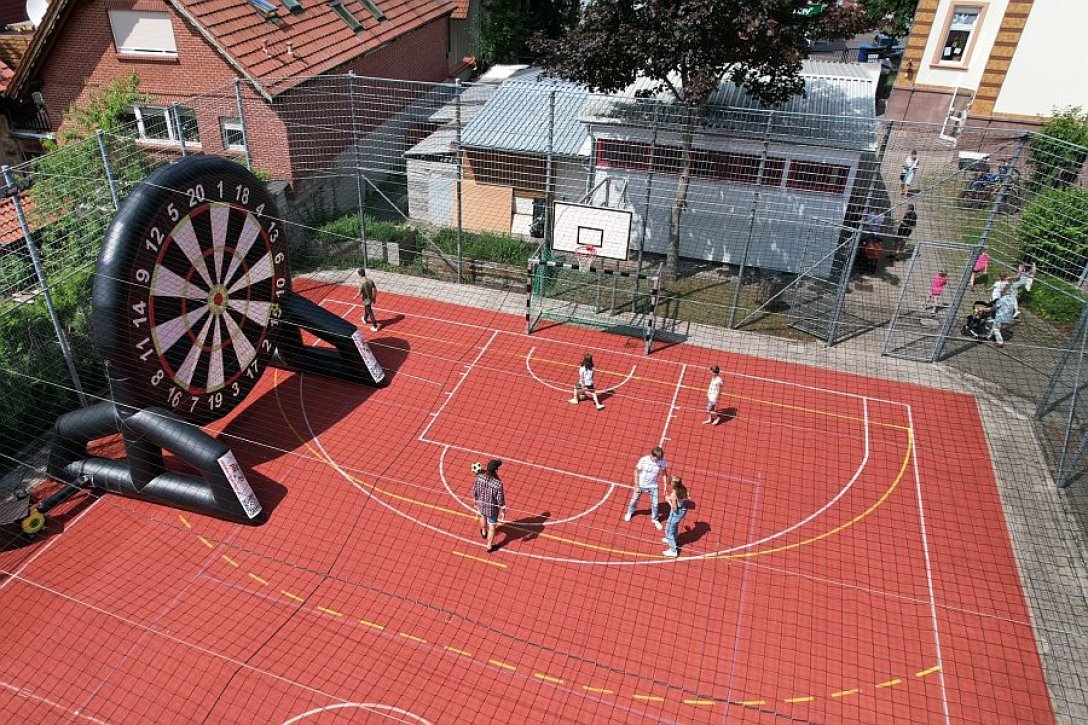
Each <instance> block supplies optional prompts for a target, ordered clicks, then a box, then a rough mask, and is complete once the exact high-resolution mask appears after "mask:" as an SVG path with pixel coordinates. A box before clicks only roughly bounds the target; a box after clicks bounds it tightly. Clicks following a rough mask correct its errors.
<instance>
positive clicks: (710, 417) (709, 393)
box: [703, 365, 722, 425]
mask: <svg viewBox="0 0 1088 725" xmlns="http://www.w3.org/2000/svg"><path fill="white" fill-rule="evenodd" d="M710 372H711V378H710V385H708V386H707V389H706V420H704V421H703V425H706V424H707V423H711V424H713V425H718V423H721V422H722V417H721V415H720V414H719V413H718V396H719V395H721V393H722V376H721V374H720V373H721V368H719V367H718V366H717V365H713V366H711V368H710Z"/></svg>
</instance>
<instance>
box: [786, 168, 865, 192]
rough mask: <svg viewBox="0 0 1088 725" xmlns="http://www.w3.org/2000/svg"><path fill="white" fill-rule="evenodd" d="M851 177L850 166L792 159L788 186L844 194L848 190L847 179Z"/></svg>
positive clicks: (787, 181) (787, 180)
mask: <svg viewBox="0 0 1088 725" xmlns="http://www.w3.org/2000/svg"><path fill="white" fill-rule="evenodd" d="M849 178H850V167H849V166H838V165H836V164H825V163H822V162H818V161H791V162H790V173H789V177H788V178H787V179H786V186H788V187H789V188H791V189H804V190H806V191H825V192H827V193H829V194H842V193H844V192H845V191H846V181H847V179H849Z"/></svg>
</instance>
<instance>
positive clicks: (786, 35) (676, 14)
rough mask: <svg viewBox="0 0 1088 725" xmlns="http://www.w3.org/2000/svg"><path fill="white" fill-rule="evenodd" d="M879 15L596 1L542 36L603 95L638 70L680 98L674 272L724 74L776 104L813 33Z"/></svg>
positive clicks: (731, 1) (695, 2)
mask: <svg viewBox="0 0 1088 725" xmlns="http://www.w3.org/2000/svg"><path fill="white" fill-rule="evenodd" d="M872 27H873V22H872V21H871V20H870V19H869V18H868V16H866V14H865V12H864V11H863V10H862V9H861V8H856V7H852V8H843V7H839V6H838V4H837V3H836V1H835V0H591V2H590V3H589V4H588V5H587V6H586V7H585V8H584V10H583V12H582V17H581V21H580V22H579V23H578V25H577V26H576V27H575V28H574V29H573V30H572V31H571V32H570V33H568V34H566V35H565V36H564V37H561V38H557V39H546V38H540V37H538V38H537V39H536V40H535V47H536V48H538V49H539V50H540V51H541V52H542V60H543V63H544V65H545V67H546V68H548V69H549V70H550V71H551V72H553V73H555V74H556V75H559V76H561V77H564V78H567V79H568V80H571V81H574V82H576V83H581V84H582V85H584V86H587V87H588V88H590V89H592V90H594V91H597V92H600V93H616V92H618V91H621V90H623V89H625V88H627V87H628V86H630V85H631V84H632V83H634V82H635V80H636V79H638V78H639V77H644V78H648V79H650V80H652V81H654V82H655V83H656V85H655V87H654V88H652V89H650V90H649V91H648V93H649V94H653V95H657V94H661V93H665V94H667V95H669V96H671V97H672V99H673V101H674V102H675V103H677V104H680V106H681V107H682V108H681V114H680V115H681V118H683V119H684V121H683V124H682V130H681V141H682V147H683V154H682V157H681V159H680V169H679V172H680V178H679V181H678V183H677V188H676V194H675V196H674V199H673V208H672V214H671V216H670V221H669V247H668V254H667V257H666V270H667V272H668V273H669V274H670V275H671V276H675V274H676V268H677V261H678V259H679V254H680V219H681V215H682V214H683V209H684V206H685V204H686V202H687V193H688V185H689V182H690V169H691V156H692V154H691V146H692V140H693V138H694V134H695V130H696V128H697V127H698V124H699V120H700V118H701V117H702V116H703V111H704V110H705V107H706V104H707V101H708V99H709V98H710V96H711V94H712V93H713V92H714V91H715V90H716V89H717V88H718V86H719V84H721V82H722V81H723V80H729V81H732V82H733V83H736V84H738V85H741V86H743V87H744V88H745V89H746V90H747V92H748V93H749V94H751V95H752V96H754V97H755V98H757V99H759V100H761V101H763V102H764V103H767V104H769V105H774V104H778V103H781V102H783V101H785V100H787V99H788V98H790V97H791V96H794V95H797V94H800V93H804V80H803V79H802V78H801V58H802V52H803V50H804V49H805V47H806V46H807V45H808V40H809V39H810V38H837V37H851V36H853V35H856V34H857V33H860V32H863V31H864V30H866V29H871V28H872Z"/></svg>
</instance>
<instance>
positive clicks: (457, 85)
mask: <svg viewBox="0 0 1088 725" xmlns="http://www.w3.org/2000/svg"><path fill="white" fill-rule="evenodd" d="M453 86H454V89H453V93H454V97H453V109H454V124H453V125H454V132H455V133H456V136H455V137H454V140H453V146H454V148H455V149H456V152H457V282H458V283H459V284H460V283H462V282H464V281H465V280H464V277H463V272H462V270H463V269H464V266H465V265H464V260H463V259H462V257H461V229H462V228H463V227H464V224H465V220H464V214H463V209H462V207H461V182H462V181H463V179H464V178H465V160H464V158H463V154H464V150H463V149H462V148H461V79H460V78H458V79H456V80H455V81H454V83H453Z"/></svg>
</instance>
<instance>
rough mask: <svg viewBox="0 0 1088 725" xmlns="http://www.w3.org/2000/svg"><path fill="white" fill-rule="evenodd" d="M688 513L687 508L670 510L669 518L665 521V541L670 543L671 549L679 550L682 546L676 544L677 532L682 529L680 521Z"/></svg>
mask: <svg viewBox="0 0 1088 725" xmlns="http://www.w3.org/2000/svg"><path fill="white" fill-rule="evenodd" d="M687 515H688V510H687V509H680V510H679V511H670V512H669V520H668V521H667V522H666V523H665V541H666V543H668V545H669V550H670V551H677V550H678V549H679V548H680V547H679V546H677V545H676V534H677V532H678V531H679V530H680V522H681V521H683V520H684V517H685V516H687Z"/></svg>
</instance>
